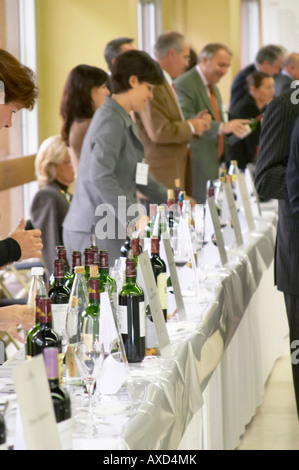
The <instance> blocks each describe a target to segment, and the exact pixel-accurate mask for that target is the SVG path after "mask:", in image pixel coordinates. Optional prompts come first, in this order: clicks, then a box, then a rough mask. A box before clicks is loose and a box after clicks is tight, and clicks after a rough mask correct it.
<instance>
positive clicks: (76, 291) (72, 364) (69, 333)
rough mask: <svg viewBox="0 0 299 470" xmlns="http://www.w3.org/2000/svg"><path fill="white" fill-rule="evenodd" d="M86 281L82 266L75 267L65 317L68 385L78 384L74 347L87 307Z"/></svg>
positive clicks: (77, 341)
mask: <svg viewBox="0 0 299 470" xmlns="http://www.w3.org/2000/svg"><path fill="white" fill-rule="evenodd" d="M88 300H89V299H88V281H87V280H86V277H85V269H84V266H76V267H75V279H74V283H73V286H72V290H71V294H70V299H69V304H68V309H67V316H66V338H67V342H68V346H67V350H66V353H65V365H66V376H67V381H68V383H69V384H71V383H73V384H77V383H78V371H77V364H76V360H75V345H76V343H79V342H80V341H81V318H82V314H83V312H84V311H85V310H86V307H87V306H88Z"/></svg>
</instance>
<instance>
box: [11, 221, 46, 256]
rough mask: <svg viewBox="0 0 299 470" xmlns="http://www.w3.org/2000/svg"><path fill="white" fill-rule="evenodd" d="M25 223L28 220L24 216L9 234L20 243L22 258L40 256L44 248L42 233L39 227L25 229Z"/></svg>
mask: <svg viewBox="0 0 299 470" xmlns="http://www.w3.org/2000/svg"><path fill="white" fill-rule="evenodd" d="M25 225H26V221H25V219H24V218H22V219H21V221H20V223H19V225H18V226H17V228H16V229H15V230H14V231H13V232H11V233H10V234H9V237H10V238H13V239H14V240H16V242H18V244H19V245H20V248H21V253H22V254H21V258H20V260H24V259H29V258H40V257H41V255H42V252H41V250H42V248H43V244H42V239H41V234H42V233H41V231H40V230H39V229H33V230H25Z"/></svg>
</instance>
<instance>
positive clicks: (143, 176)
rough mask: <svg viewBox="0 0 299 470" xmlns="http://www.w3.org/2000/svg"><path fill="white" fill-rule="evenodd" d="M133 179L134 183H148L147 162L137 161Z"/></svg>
mask: <svg viewBox="0 0 299 470" xmlns="http://www.w3.org/2000/svg"><path fill="white" fill-rule="evenodd" d="M135 181H136V184H141V185H143V186H147V184H148V164H147V163H137V168H136V178H135Z"/></svg>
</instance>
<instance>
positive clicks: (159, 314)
mask: <svg viewBox="0 0 299 470" xmlns="http://www.w3.org/2000/svg"><path fill="white" fill-rule="evenodd" d="M138 264H139V265H140V268H141V272H142V277H143V282H144V285H145V289H146V293H147V298H148V303H149V306H150V309H151V315H152V319H153V322H154V325H155V329H156V334H157V339H158V344H159V348H160V351H161V354H162V355H163V349H164V348H166V347H167V346H168V345H169V336H168V331H167V328H166V323H165V319H164V315H163V311H162V307H161V303H160V299H159V294H158V289H157V285H156V281H155V276H154V273H153V268H152V265H151V261H150V258H149V254H148V251H144V252H143V253H141V254H140V255H139V256H138Z"/></svg>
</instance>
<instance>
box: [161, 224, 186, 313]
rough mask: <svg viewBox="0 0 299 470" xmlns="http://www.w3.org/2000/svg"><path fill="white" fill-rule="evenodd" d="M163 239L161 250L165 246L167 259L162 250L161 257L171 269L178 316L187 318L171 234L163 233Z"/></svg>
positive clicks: (168, 268)
mask: <svg viewBox="0 0 299 470" xmlns="http://www.w3.org/2000/svg"><path fill="white" fill-rule="evenodd" d="M162 241H163V244H162V246H161V250H162V252H163V248H164V252H165V259H164V257H163V253H162V252H161V257H162V259H163V260H164V261H165V263H166V266H167V270H168V271H169V274H170V278H171V284H172V288H173V293H174V297H175V302H176V307H177V312H178V316H179V319H180V320H186V311H185V306H184V301H183V296H182V293H181V288H180V283H179V279H178V273H177V269H176V265H175V261H174V256H173V252H172V248H171V244H170V239H169V235H168V233H167V232H164V233H162Z"/></svg>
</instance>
